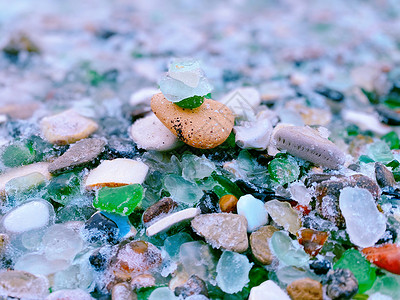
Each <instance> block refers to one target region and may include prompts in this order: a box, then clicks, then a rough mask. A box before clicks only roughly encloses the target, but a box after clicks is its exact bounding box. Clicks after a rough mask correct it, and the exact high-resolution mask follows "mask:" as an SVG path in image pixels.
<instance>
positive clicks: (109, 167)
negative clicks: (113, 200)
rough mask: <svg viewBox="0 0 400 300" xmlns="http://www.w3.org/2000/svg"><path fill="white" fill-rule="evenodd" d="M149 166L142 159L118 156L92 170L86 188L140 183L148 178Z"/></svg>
mask: <svg viewBox="0 0 400 300" xmlns="http://www.w3.org/2000/svg"><path fill="white" fill-rule="evenodd" d="M148 170H149V167H148V166H147V165H146V164H144V163H143V162H141V161H138V160H133V159H128V158H117V159H113V160H105V161H103V162H102V163H101V164H100V165H99V166H98V167H97V168H95V169H93V170H92V171H90V173H89V175H88V177H87V178H86V182H85V186H86V188H93V187H96V186H121V185H128V184H134V183H139V184H142V183H143V182H144V180H145V179H146V175H147V172H148Z"/></svg>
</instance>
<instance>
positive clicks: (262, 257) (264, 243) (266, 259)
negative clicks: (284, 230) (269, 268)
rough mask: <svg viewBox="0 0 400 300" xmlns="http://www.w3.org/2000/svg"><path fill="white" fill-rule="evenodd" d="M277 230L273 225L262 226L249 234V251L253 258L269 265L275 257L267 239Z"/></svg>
mask: <svg viewBox="0 0 400 300" xmlns="http://www.w3.org/2000/svg"><path fill="white" fill-rule="evenodd" d="M276 231H279V230H278V229H277V228H275V227H274V226H270V225H268V226H263V227H261V228H260V229H258V230H257V231H253V232H252V233H251V235H250V247H251V252H252V254H253V256H254V258H255V259H257V261H258V262H260V263H261V264H263V265H270V264H271V263H272V261H273V259H274V258H275V256H274V254H273V253H272V251H271V249H270V248H269V241H270V239H271V237H272V235H273V234H274V232H276Z"/></svg>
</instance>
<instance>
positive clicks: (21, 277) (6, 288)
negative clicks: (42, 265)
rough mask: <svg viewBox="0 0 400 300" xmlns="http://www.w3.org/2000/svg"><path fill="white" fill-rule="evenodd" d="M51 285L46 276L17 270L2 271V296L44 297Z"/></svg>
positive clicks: (0, 292)
mask: <svg viewBox="0 0 400 300" xmlns="http://www.w3.org/2000/svg"><path fill="white" fill-rule="evenodd" d="M49 287H50V286H49V281H48V280H47V278H46V277H44V276H40V275H39V276H38V275H33V274H31V273H28V272H24V271H16V270H7V271H2V272H0V296H5V297H7V296H8V297H15V298H22V299H43V298H45V297H46V296H47V295H48V294H49Z"/></svg>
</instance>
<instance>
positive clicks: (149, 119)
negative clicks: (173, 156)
mask: <svg viewBox="0 0 400 300" xmlns="http://www.w3.org/2000/svg"><path fill="white" fill-rule="evenodd" d="M130 136H131V138H132V140H133V141H134V142H135V143H136V144H137V146H138V148H142V149H145V150H156V151H168V150H172V149H174V148H175V147H177V146H178V145H179V144H180V142H179V140H178V138H177V137H176V136H175V135H174V134H173V133H172V132H171V131H170V130H169V129H168V128H167V127H165V125H164V124H163V123H162V122H161V121H160V120H159V119H158V118H157V117H156V115H155V114H151V115H148V116H146V117H144V118H142V119H139V120H137V121H136V122H135V123H133V125H132V126H131V128H130Z"/></svg>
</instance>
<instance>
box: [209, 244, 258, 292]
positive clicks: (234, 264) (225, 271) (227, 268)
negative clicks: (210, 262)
mask: <svg viewBox="0 0 400 300" xmlns="http://www.w3.org/2000/svg"><path fill="white" fill-rule="evenodd" d="M252 266H253V264H252V263H250V262H249V259H248V258H247V257H246V256H245V255H243V254H239V253H236V252H231V251H225V252H224V253H222V255H221V257H220V259H219V261H218V264H217V278H216V279H217V284H218V286H219V287H220V288H221V290H223V291H224V292H225V293H228V294H233V293H237V292H240V291H241V290H242V289H243V287H244V286H245V285H246V284H247V283H248V282H249V281H250V279H249V272H250V269H251V267H252Z"/></svg>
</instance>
